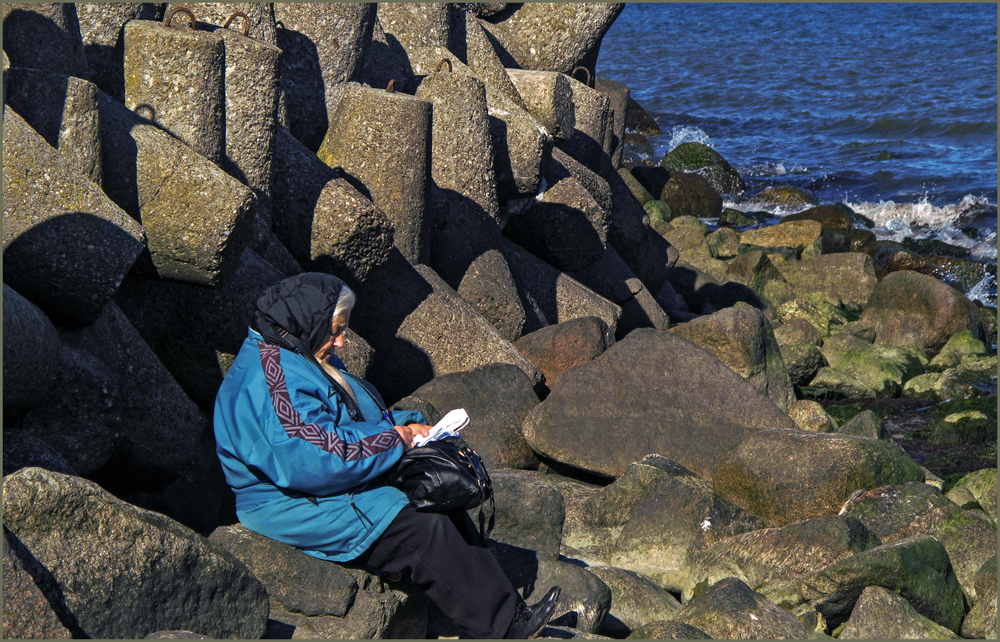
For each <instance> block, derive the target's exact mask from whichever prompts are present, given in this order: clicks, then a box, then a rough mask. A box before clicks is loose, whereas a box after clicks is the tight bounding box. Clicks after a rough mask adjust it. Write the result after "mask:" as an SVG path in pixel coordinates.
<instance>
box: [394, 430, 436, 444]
mask: <svg viewBox="0 0 1000 642" xmlns="http://www.w3.org/2000/svg"><path fill="white" fill-rule="evenodd" d="M433 427H434V426H428V425H427V424H407V425H405V426H395V428H396V432H398V433H399V436H400V437H402V438H403V443H404V444H405V445H406V449H407V450H409V449H410V448H413V441H414V440H415V439H416V438H417V437H423V436H425V435H427V433H429V432H430V431H431V428H433Z"/></svg>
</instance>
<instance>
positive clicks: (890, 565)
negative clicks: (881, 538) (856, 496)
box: [759, 535, 964, 631]
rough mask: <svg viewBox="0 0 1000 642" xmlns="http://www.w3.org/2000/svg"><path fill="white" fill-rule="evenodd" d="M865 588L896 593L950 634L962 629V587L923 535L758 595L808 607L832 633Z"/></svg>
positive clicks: (933, 542) (776, 585)
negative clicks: (817, 613)
mask: <svg viewBox="0 0 1000 642" xmlns="http://www.w3.org/2000/svg"><path fill="white" fill-rule="evenodd" d="M868 586H881V587H882V588H885V589H888V590H890V591H893V592H895V593H897V594H899V595H900V596H901V597H902V598H903V599H905V600H906V601H907V602H909V603H910V605H911V606H912V607H913V608H914V609H915V610H916V611H917V612H918V613H920V614H921V615H923V616H924V617H927V618H929V619H931V620H933V621H934V622H936V623H938V624H940V625H942V626H944V627H946V628H948V629H950V630H952V631H957V630H958V627H959V626H960V625H961V622H962V615H963V613H964V597H963V596H962V588H961V586H960V585H959V583H958V579H957V578H956V577H955V572H954V570H953V569H952V567H951V563H950V562H949V561H948V554H947V552H946V551H945V548H944V546H942V544H941V542H939V541H938V540H936V539H935V538H933V537H930V536H928V535H918V536H915V537H910V538H906V539H901V540H898V541H895V542H891V543H888V544H883V545H882V546H877V547H875V548H871V549H868V550H866V551H863V552H860V553H857V554H855V555H852V556H850V557H847V558H845V559H843V560H841V561H839V562H835V563H834V564H831V565H830V566H827V567H826V568H823V569H820V570H818V571H813V572H811V573H807V574H806V575H803V576H801V577H799V578H796V579H793V580H786V581H779V582H774V583H771V584H769V585H766V586H762V587H760V589H759V590H760V591H761V593H763V594H764V595H766V596H767V597H768V598H770V599H771V600H772V601H774V602H775V604H777V605H778V606H780V607H782V608H786V609H788V608H794V607H796V606H798V605H799V604H806V603H808V604H810V605H811V606H812V607H813V608H815V609H816V610H817V611H819V612H820V613H821V614H822V615H823V616H824V617H825V618H826V619H827V621H828V623H829V626H831V627H832V628H836V627H837V626H839V625H840V624H841V623H842V622H844V621H845V620H847V619H848V617H849V615H850V612H851V609H853V608H854V605H855V603H856V602H857V599H858V597H860V595H861V593H862V591H864V589H865V588H866V587H868Z"/></svg>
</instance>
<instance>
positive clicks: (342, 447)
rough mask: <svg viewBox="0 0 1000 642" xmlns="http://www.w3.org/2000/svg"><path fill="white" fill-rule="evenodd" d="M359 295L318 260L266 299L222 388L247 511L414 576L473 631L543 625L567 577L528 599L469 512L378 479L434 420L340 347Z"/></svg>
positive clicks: (223, 426)
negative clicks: (387, 391) (419, 507)
mask: <svg viewBox="0 0 1000 642" xmlns="http://www.w3.org/2000/svg"><path fill="white" fill-rule="evenodd" d="M354 302H355V296H354V293H353V292H352V291H351V290H350V289H349V288H348V287H347V286H346V285H345V284H344V283H343V282H342V281H340V280H339V279H337V278H335V277H333V276H330V275H327V274H319V273H307V274H300V275H298V276H294V277H291V278H288V279H285V280H283V281H281V282H280V283H278V284H277V285H274V286H272V287H271V288H269V289H268V290H267V291H265V292H264V294H263V295H262V296H261V297H260V300H259V301H258V302H257V315H256V319H255V321H254V323H253V325H252V326H251V328H250V332H249V336H248V337H247V339H246V341H244V342H243V346H242V347H241V348H240V351H239V354H237V355H236V359H235V361H234V362H233V364H232V366H231V367H230V369H229V372H228V373H227V374H226V377H225V379H224V381H223V382H222V386H221V388H220V389H219V393H218V396H217V397H216V401H215V438H216V444H217V452H218V455H219V459H220V460H221V462H222V467H223V470H224V472H225V475H226V481H227V482H228V483H229V485H230V486H231V487H232V489H233V492H234V493H235V494H236V512H237V515H238V516H239V519H240V522H241V523H242V524H243V526H245V527H246V528H249V529H250V530H253V531H256V532H258V533H260V534H262V535H265V536H267V537H270V538H272V539H275V540H278V541H280V542H285V543H286V544H290V545H292V546H295V547H296V548H299V549H300V550H302V551H303V552H304V553H307V554H309V555H312V556H314V557H318V558H320V559H324V560H330V561H334V562H341V563H348V564H353V565H358V566H361V567H364V568H367V569H369V570H371V571H373V572H375V573H378V574H380V575H382V576H384V577H386V578H389V579H397V578H402V577H405V576H409V577H410V578H411V579H412V580H413V581H414V582H415V583H416V584H417V586H419V587H420V588H421V589H422V590H423V591H424V592H425V593H426V594H427V596H428V597H429V598H430V599H431V600H432V601H433V602H434V603H435V604H436V605H437V606H438V607H439V608H440V609H441V610H442V611H443V612H444V613H445V614H446V615H448V616H449V617H450V618H451V619H452V620H453V621H454V622H455V624H456V625H457V626H458V627H459V628H460V629H462V631H463V632H464V633H465V634H466V635H468V636H470V637H473V638H501V637H507V638H519V639H528V638H532V637H534V636H535V635H537V634H538V632H539V631H540V630H541V629H542V627H543V626H544V625H545V624H546V623H547V622H548V620H549V618H550V617H551V615H552V611H553V609H554V608H555V603H556V600H557V599H558V595H559V589H558V588H553V589H552V590H551V591H549V593H548V594H547V595H546V596H545V597H544V598H543V599H542V600H541V601H540V602H539V603H538V604H536V605H535V606H527V605H526V604H525V603H524V601H523V600H522V599H521V597H520V596H519V595H518V594H517V591H516V590H515V589H514V587H513V586H512V585H511V583H510V581H509V580H508V579H507V577H506V575H505V574H504V573H503V570H502V569H501V568H500V565H499V564H498V563H497V561H496V559H495V558H494V557H493V555H492V553H491V552H490V550H489V548H488V547H487V546H486V543H485V542H484V541H483V540H482V539H481V538H480V536H479V534H478V532H477V531H476V529H475V527H474V526H473V525H472V522H471V520H470V519H469V517H468V515H466V514H465V513H464V512H459V513H455V514H450V515H442V514H436V513H425V512H417V511H416V510H414V509H413V507H412V506H410V505H409V502H408V500H407V498H406V496H405V495H404V494H403V493H402V492H401V491H400V490H398V489H396V488H393V487H391V486H387V485H385V484H383V483H382V482H381V481H380V477H381V475H383V474H384V473H385V472H386V471H388V470H390V469H391V468H392V467H393V466H394V465H395V464H396V462H397V461H399V458H400V457H401V456H402V454H403V452H404V451H405V450H406V449H408V448H411V447H412V446H413V443H414V439H415V438H416V437H418V436H421V435H425V434H427V432H428V430H429V429H430V426H428V425H426V423H425V422H426V419H425V418H424V417H423V415H421V414H420V413H419V412H417V411H390V410H388V409H387V408H386V406H385V404H384V403H383V401H382V398H381V396H380V395H379V394H378V391H376V390H375V388H374V387H372V385H371V384H369V383H368V382H366V381H363V380H361V379H359V378H357V377H354V376H352V375H351V374H349V373H348V372H347V371H346V369H345V368H344V364H343V363H342V362H341V361H340V360H339V359H338V358H337V357H336V355H335V351H336V350H337V349H339V348H342V347H343V346H344V332H345V331H346V330H347V324H348V322H349V320H350V315H351V310H352V308H353V306H354Z"/></svg>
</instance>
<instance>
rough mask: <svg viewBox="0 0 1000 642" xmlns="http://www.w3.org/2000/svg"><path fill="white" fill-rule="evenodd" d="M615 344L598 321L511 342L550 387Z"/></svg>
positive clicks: (580, 322)
mask: <svg viewBox="0 0 1000 642" xmlns="http://www.w3.org/2000/svg"><path fill="white" fill-rule="evenodd" d="M614 342H615V339H614V336H613V335H612V334H611V331H610V330H609V329H608V325H607V324H606V323H605V322H604V321H602V320H601V319H600V318H598V317H580V318H579V319H572V320H570V321H564V322H563V323H557V324H555V325H550V326H547V327H544V328H541V329H540V330H535V331H534V332H532V333H530V334H526V335H524V336H523V337H521V338H520V339H518V340H517V341H515V342H514V347H515V348H517V349H518V350H520V351H521V353H522V354H524V356H526V357H527V358H528V360H529V361H531V363H533V364H534V365H535V367H536V368H538V369H539V370H541V371H542V374H543V375H545V382H546V383H547V384H548V385H549V386H552V385H554V384H555V382H556V380H557V378H558V377H559V375H561V374H562V373H563V372H565V371H567V370H569V369H571V368H575V367H577V366H582V365H583V364H585V363H587V362H589V361H590V360H592V359H595V358H596V357H597V356H599V355H600V354H601V353H602V352H604V351H605V350H607V349H608V348H609V347H611V346H612V345H613V344H614Z"/></svg>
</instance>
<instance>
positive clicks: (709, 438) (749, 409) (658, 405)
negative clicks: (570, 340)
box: [524, 328, 794, 477]
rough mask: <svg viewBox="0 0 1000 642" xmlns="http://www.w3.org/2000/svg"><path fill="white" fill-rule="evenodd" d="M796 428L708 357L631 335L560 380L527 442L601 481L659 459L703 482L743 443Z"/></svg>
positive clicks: (671, 337) (654, 335) (652, 333)
mask: <svg viewBox="0 0 1000 642" xmlns="http://www.w3.org/2000/svg"><path fill="white" fill-rule="evenodd" d="M580 399H588V400H590V403H588V404H585V405H581V404H580V402H579V400H580ZM793 426H794V424H793V423H792V421H791V419H789V418H788V415H786V414H785V413H784V412H782V411H781V410H780V409H779V408H778V407H777V406H776V405H774V402H773V401H771V400H770V399H769V398H767V397H765V396H764V395H762V394H761V393H759V392H758V391H757V389H756V388H754V387H753V385H752V384H751V383H750V382H748V381H747V380H746V379H744V378H743V377H741V376H739V375H738V374H736V373H735V372H733V371H732V370H731V369H730V368H729V367H728V366H726V365H724V364H723V363H722V362H720V361H719V360H718V359H717V358H716V357H714V356H713V355H712V354H711V353H709V352H707V351H705V350H703V349H702V348H699V347H698V346H696V345H695V344H693V343H691V342H690V341H687V340H686V339H683V338H681V337H679V336H677V335H675V334H672V333H670V332H664V331H660V330H653V329H648V328H637V329H635V330H633V331H632V332H631V333H630V334H629V335H628V336H627V337H625V338H624V339H622V340H621V341H619V342H617V343H616V344H615V345H614V346H612V347H611V348H610V349H608V350H607V351H606V352H604V353H603V354H602V355H601V356H599V357H597V358H596V359H594V360H593V361H591V362H590V363H587V364H585V365H583V366H580V367H578V368H574V369H572V370H570V371H567V372H565V373H563V375H562V377H561V378H560V380H559V381H558V383H557V384H556V385H555V386H554V387H553V389H552V392H551V394H550V395H549V396H548V397H547V398H546V400H545V401H543V402H542V403H541V404H539V405H538V406H537V407H536V408H535V409H534V410H533V411H532V412H531V414H530V415H529V416H528V419H527V420H526V422H525V426H524V433H525V437H526V438H527V439H528V443H529V444H530V445H531V446H532V448H533V449H534V450H535V452H537V453H538V454H540V455H542V456H545V457H549V458H552V459H555V460H557V461H561V462H563V463H567V464H570V465H572V466H575V467H578V468H582V469H585V470H590V471H593V472H597V473H600V474H603V475H620V474H621V473H623V472H624V471H625V468H626V467H627V466H628V465H629V464H630V463H632V462H633V461H638V460H639V459H641V458H642V457H644V456H645V455H647V454H649V453H660V454H662V455H664V456H666V457H669V458H671V459H674V460H676V461H677V462H678V463H680V464H682V465H683V466H686V467H688V468H690V469H691V470H693V471H694V472H696V473H698V474H701V475H704V476H706V477H708V476H710V475H711V471H712V468H713V467H714V466H715V462H716V461H717V460H718V459H719V458H720V457H721V456H722V455H723V454H724V453H725V452H727V451H728V450H730V449H732V448H734V447H736V445H737V444H738V443H739V441H740V440H741V439H742V437H744V436H745V435H747V434H749V433H752V432H755V431H759V430H763V429H766V428H770V427H787V428H792V427H793ZM696 434H697V435H699V437H698V438H697V439H695V438H694V435H696Z"/></svg>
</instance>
